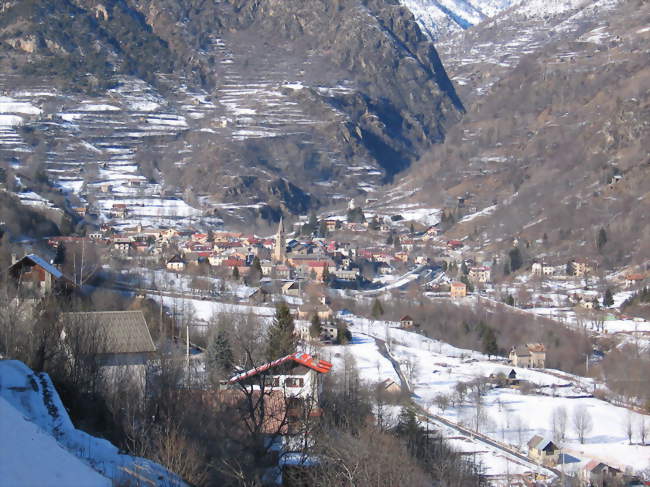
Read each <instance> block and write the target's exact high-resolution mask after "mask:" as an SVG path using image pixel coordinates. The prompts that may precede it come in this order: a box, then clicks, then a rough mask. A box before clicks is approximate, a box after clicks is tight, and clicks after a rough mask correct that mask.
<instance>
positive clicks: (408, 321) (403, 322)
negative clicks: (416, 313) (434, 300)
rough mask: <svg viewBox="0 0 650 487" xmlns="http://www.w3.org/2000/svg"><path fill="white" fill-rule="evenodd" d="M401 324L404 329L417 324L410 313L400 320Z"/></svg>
mask: <svg viewBox="0 0 650 487" xmlns="http://www.w3.org/2000/svg"><path fill="white" fill-rule="evenodd" d="M399 326H400V328H402V329H410V328H413V327H414V326H415V321H414V320H413V318H411V317H410V316H409V315H405V316H402V318H401V319H400V320H399Z"/></svg>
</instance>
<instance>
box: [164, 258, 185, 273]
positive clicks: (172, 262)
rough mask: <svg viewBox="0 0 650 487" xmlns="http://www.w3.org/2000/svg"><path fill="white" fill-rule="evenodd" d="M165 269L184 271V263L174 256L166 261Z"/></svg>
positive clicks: (181, 259)
mask: <svg viewBox="0 0 650 487" xmlns="http://www.w3.org/2000/svg"><path fill="white" fill-rule="evenodd" d="M165 267H167V269H169V270H170V271H176V272H179V271H183V270H184V269H185V261H184V260H183V258H182V257H181V256H180V255H178V254H176V255H174V256H173V257H172V258H171V259H169V260H168V261H167V263H166V264H165Z"/></svg>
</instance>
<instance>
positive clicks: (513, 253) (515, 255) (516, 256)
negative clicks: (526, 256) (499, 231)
mask: <svg viewBox="0 0 650 487" xmlns="http://www.w3.org/2000/svg"><path fill="white" fill-rule="evenodd" d="M508 255H509V257H510V271H511V272H516V271H517V270H518V269H519V268H520V267H521V265H522V264H523V261H522V259H521V251H520V250H519V247H515V248H514V249H511V250H510V252H508Z"/></svg>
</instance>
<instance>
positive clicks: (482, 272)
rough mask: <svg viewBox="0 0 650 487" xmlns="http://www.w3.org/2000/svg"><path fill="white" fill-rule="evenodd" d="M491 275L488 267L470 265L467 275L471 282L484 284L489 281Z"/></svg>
mask: <svg viewBox="0 0 650 487" xmlns="http://www.w3.org/2000/svg"><path fill="white" fill-rule="evenodd" d="M491 275H492V272H491V270H490V268H489V267H472V268H470V270H469V274H468V276H467V277H468V278H469V280H470V281H471V282H476V283H482V284H484V283H488V282H490V279H491Z"/></svg>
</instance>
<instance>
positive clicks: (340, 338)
mask: <svg viewBox="0 0 650 487" xmlns="http://www.w3.org/2000/svg"><path fill="white" fill-rule="evenodd" d="M336 341H337V342H338V343H339V344H340V345H345V344H346V343H350V342H351V341H352V333H350V330H348V327H347V326H346V325H345V323H343V322H342V321H338V322H337V323H336Z"/></svg>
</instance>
